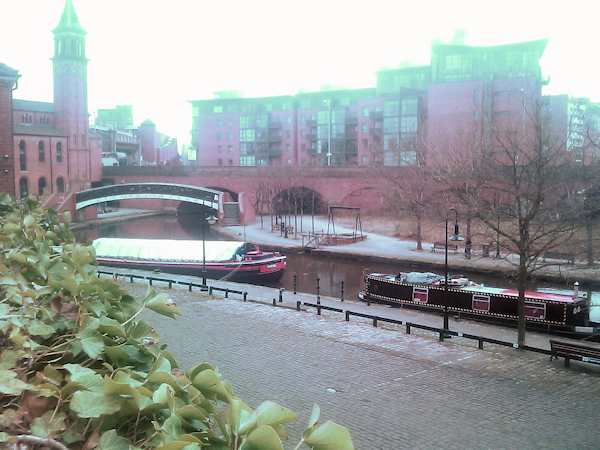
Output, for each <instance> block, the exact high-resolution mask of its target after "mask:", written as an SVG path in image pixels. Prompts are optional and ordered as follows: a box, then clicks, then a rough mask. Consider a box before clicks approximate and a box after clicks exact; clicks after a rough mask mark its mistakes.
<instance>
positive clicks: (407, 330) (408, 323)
mask: <svg viewBox="0 0 600 450" xmlns="http://www.w3.org/2000/svg"><path fill="white" fill-rule="evenodd" d="M410 325H411V324H410V322H406V334H410Z"/></svg>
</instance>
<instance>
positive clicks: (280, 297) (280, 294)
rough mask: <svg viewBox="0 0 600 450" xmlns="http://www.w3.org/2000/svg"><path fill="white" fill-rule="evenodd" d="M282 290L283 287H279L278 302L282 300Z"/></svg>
mask: <svg viewBox="0 0 600 450" xmlns="http://www.w3.org/2000/svg"><path fill="white" fill-rule="evenodd" d="M283 291H285V289H284V288H279V303H281V302H282V301H283Z"/></svg>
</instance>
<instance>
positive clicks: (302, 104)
mask: <svg viewBox="0 0 600 450" xmlns="http://www.w3.org/2000/svg"><path fill="white" fill-rule="evenodd" d="M300 108H310V100H302V101H301V102H300Z"/></svg>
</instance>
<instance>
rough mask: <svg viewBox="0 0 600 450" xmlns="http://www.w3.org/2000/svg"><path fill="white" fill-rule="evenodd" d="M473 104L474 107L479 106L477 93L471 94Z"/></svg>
mask: <svg viewBox="0 0 600 450" xmlns="http://www.w3.org/2000/svg"><path fill="white" fill-rule="evenodd" d="M473 103H474V104H475V106H479V91H475V92H474V93H473Z"/></svg>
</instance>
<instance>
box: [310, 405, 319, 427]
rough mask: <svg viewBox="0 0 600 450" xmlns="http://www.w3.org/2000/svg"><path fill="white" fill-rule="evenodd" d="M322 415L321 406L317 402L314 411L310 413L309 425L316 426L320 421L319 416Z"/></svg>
mask: <svg viewBox="0 0 600 450" xmlns="http://www.w3.org/2000/svg"><path fill="white" fill-rule="evenodd" d="M320 415H321V408H320V407H319V405H317V404H316V403H315V404H314V405H313V409H312V413H311V414H310V419H308V427H307V428H312V427H314V426H315V425H316V424H317V422H318V421H319V416H320Z"/></svg>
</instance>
